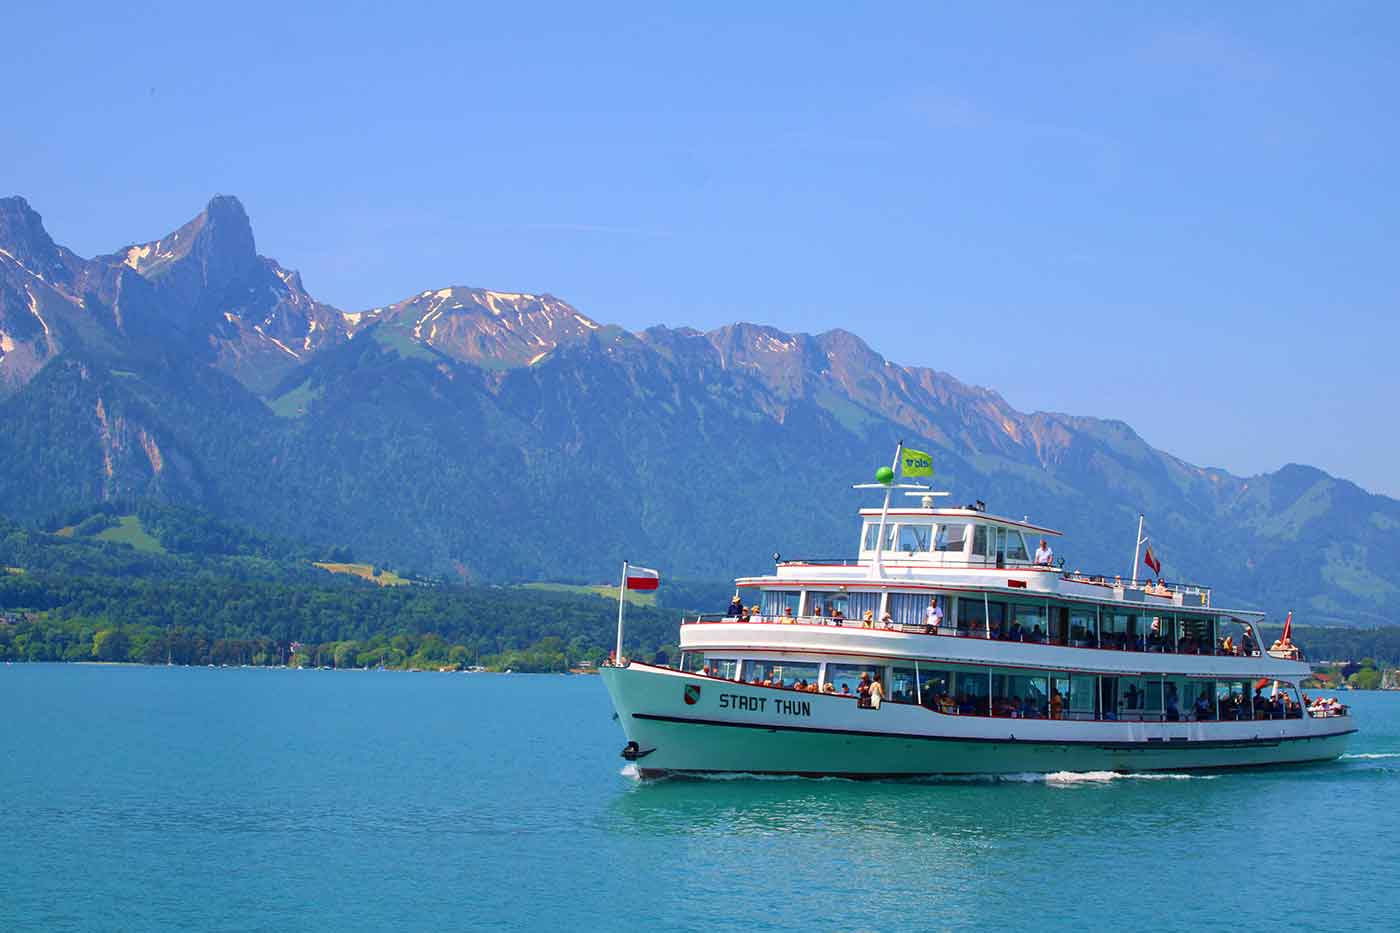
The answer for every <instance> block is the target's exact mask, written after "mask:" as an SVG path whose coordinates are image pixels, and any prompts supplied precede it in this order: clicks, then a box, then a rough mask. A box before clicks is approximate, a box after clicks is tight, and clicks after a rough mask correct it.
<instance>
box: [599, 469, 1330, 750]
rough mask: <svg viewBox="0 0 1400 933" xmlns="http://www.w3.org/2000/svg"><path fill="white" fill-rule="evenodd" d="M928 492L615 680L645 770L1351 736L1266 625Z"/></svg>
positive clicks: (758, 584) (1301, 743)
mask: <svg viewBox="0 0 1400 933" xmlns="http://www.w3.org/2000/svg"><path fill="white" fill-rule="evenodd" d="M916 495H917V494H916ZM918 498H919V499H920V503H919V506H918V507H915V508H897V509H889V508H888V496H887V499H886V508H885V509H863V510H861V512H860V515H861V519H862V524H861V531H860V540H859V553H858V556H857V557H856V558H854V559H848V560H845V559H843V560H779V561H778V562H777V566H776V568H775V570H774V572H773V573H772V574H769V575H765V576H757V577H744V578H741V579H739V580H738V581H737V585H738V589H739V592H740V594H741V598H740V600H739V601H741V602H743V603H744V604H746V605H748V606H749V607H750V609H745V610H743V612H742V614H741V615H730V616H701V617H698V618H694V619H687V620H685V621H684V622H683V624H682V626H681V637H680V646H681V651H682V655H681V660H680V663H679V665H678V666H677V667H676V668H667V667H655V666H650V665H644V664H639V663H637V662H630V663H629V662H625V661H624V662H622V664H620V665H616V664H615V665H610V666H608V667H606V668H604V670H603V672H602V673H603V678H604V681H605V682H606V684H607V687H608V690H609V692H610V693H611V695H612V699H613V703H614V705H615V707H616V709H617V712H618V715H619V719H620V720H621V722H622V725H623V729H624V731H625V732H626V734H627V738H628V740H629V742H628V748H627V750H626V751H625V752H624V756H625V757H628V758H630V759H633V760H635V761H636V762H637V766H638V768H639V769H640V770H641V771H642V773H643V774H660V773H670V772H753V773H782V774H809V775H829V774H838V775H847V776H866V777H869V776H894V775H919V774H950V773H1007V772H1025V771H1062V770H1072V771H1100V770H1112V771H1137V770H1153V769H1158V770H1160V769H1181V768H1214V767H1228V766H1243V765H1264V764H1277V763H1283V762H1302V761H1316V760H1323V759H1330V758H1335V757H1336V756H1338V755H1340V754H1341V753H1342V751H1343V750H1344V747H1345V742H1346V736H1348V735H1349V734H1350V733H1352V732H1353V731H1355V730H1354V728H1353V725H1352V720H1351V718H1350V717H1349V716H1348V715H1347V714H1346V711H1345V709H1344V708H1343V709H1337V708H1323V707H1321V706H1317V707H1315V708H1313V709H1310V708H1309V705H1310V704H1309V703H1307V702H1306V701H1305V700H1304V698H1303V697H1302V695H1301V694H1300V692H1299V689H1298V687H1299V685H1300V684H1301V682H1302V680H1303V678H1304V677H1306V676H1307V675H1308V673H1309V667H1308V665H1307V664H1306V663H1304V662H1303V661H1302V660H1301V659H1300V655H1299V653H1298V651H1297V649H1296V648H1292V647H1291V646H1289V647H1287V648H1284V649H1283V650H1272V651H1264V650H1260V646H1259V644H1258V637H1257V635H1256V634H1255V632H1254V630H1253V626H1254V625H1255V624H1256V623H1257V622H1258V621H1259V620H1260V618H1262V616H1261V615H1260V614H1259V613H1255V612H1250V611H1245V610H1236V609H1226V608H1221V607H1218V606H1215V605H1213V603H1212V598H1211V592H1210V590H1209V589H1208V588H1206V587H1202V586H1195V585H1186V584H1169V585H1168V584H1162V583H1160V582H1158V583H1151V582H1149V583H1144V584H1138V583H1136V582H1134V581H1133V580H1132V579H1129V580H1126V581H1125V580H1123V579H1121V578H1118V577H1111V576H1110V577H1104V576H1100V575H1090V574H1083V573H1079V572H1077V571H1072V570H1067V569H1066V568H1065V567H1064V566H1063V564H1062V562H1061V560H1060V559H1059V558H1053V557H1052V558H1049V559H1048V562H1042V563H1037V562H1036V560H1035V555H1036V552H1037V551H1038V550H1040V549H1041V543H1042V541H1043V542H1045V543H1046V544H1047V545H1050V544H1053V543H1054V542H1057V541H1058V539H1059V533H1058V532H1056V531H1053V530H1052V529H1049V528H1044V527H1040V526H1038V525H1034V524H1031V523H1029V522H1027V521H1016V520H1013V519H1010V518H1006V517H1001V516H996V515H991V514H989V513H987V512H986V511H985V509H984V508H983V507H982V506H981V503H980V502H979V503H977V504H976V505H974V506H969V507H964V508H934V507H933V499H932V497H931V496H918ZM1048 549H1049V548H1048V547H1047V550H1048ZM1041 557H1042V560H1043V561H1044V560H1045V559H1046V555H1045V552H1044V551H1041ZM753 607H757V611H752V612H751V611H750V610H751V609H752V608H753ZM736 610H737V605H736ZM862 675H864V678H862ZM862 680H864V682H865V684H873V683H876V682H878V684H879V687H878V689H877V690H876V691H875V692H876V693H877V694H878V695H877V696H876V697H875V698H874V699H873V700H872V701H867V700H866V699H864V698H863V696H868V694H869V692H870V691H869V690H867V689H863V685H862Z"/></svg>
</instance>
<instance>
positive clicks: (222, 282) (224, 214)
mask: <svg viewBox="0 0 1400 933" xmlns="http://www.w3.org/2000/svg"><path fill="white" fill-rule="evenodd" d="M108 258H109V259H114V260H116V261H118V262H122V263H124V264H126V265H128V266H130V267H131V268H133V269H135V270H136V271H137V272H139V273H141V274H142V275H144V276H146V277H147V278H149V279H152V280H157V279H160V278H163V277H165V276H167V275H169V274H171V273H172V270H175V269H176V268H177V267H181V268H182V271H183V275H184V276H189V275H190V274H194V275H196V276H197V277H198V279H199V280H200V284H201V285H202V286H203V287H204V288H211V289H222V288H225V287H227V286H229V285H231V284H234V283H236V282H239V281H240V280H241V279H243V278H246V277H247V276H248V275H250V274H251V273H252V272H253V271H254V270H255V268H256V266H257V264H258V253H257V247H256V246H255V244H254V242H253V225H252V222H251V221H250V220H249V219H248V213H247V212H246V211H245V210H244V209H243V204H242V203H241V202H240V201H239V200H238V199H237V198H235V197H232V196H231V195H216V196H215V197H213V198H212V199H211V200H210V201H209V204H208V205H207V206H206V207H205V208H204V210H203V211H201V212H200V213H199V214H198V215H197V216H196V217H195V218H194V219H193V220H191V221H189V222H188V223H186V224H185V225H184V226H182V227H180V229H178V230H176V231H175V232H173V233H170V234H168V235H166V236H164V237H161V238H160V239H159V240H154V241H151V242H148V243H138V244H136V245H134V246H128V247H126V248H125V249H123V250H120V251H118V252H117V253H115V254H114V255H113V256H111V257H108Z"/></svg>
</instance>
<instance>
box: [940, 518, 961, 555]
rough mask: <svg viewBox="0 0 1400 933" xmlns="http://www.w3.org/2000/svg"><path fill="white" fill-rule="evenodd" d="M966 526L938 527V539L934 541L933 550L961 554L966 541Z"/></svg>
mask: <svg viewBox="0 0 1400 933" xmlns="http://www.w3.org/2000/svg"><path fill="white" fill-rule="evenodd" d="M966 536H967V526H966V525H964V524H961V523H954V524H947V525H939V526H938V537H937V538H936V539H934V545H933V549H934V550H935V551H943V552H950V553H958V554H961V553H962V549H963V543H964V542H965V541H966V540H967V537H966Z"/></svg>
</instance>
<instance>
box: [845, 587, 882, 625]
mask: <svg viewBox="0 0 1400 933" xmlns="http://www.w3.org/2000/svg"><path fill="white" fill-rule="evenodd" d="M846 612H847V614H848V615H849V616H850V617H851V618H852V619H864V618H865V614H866V613H867V612H869V613H870V618H871V619H878V618H879V617H880V594H879V593H847V594H846Z"/></svg>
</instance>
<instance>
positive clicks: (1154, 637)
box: [1147, 619, 1162, 651]
mask: <svg viewBox="0 0 1400 933" xmlns="http://www.w3.org/2000/svg"><path fill="white" fill-rule="evenodd" d="M1147 650H1148V651H1161V650H1162V622H1161V620H1160V619H1153V620H1152V628H1151V629H1150V630H1149V631H1148V633H1147Z"/></svg>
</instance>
